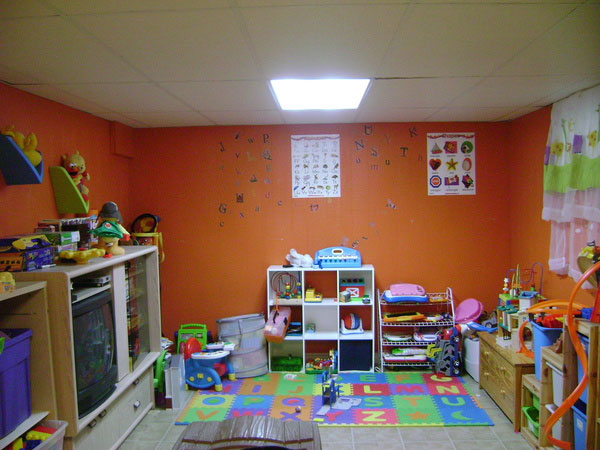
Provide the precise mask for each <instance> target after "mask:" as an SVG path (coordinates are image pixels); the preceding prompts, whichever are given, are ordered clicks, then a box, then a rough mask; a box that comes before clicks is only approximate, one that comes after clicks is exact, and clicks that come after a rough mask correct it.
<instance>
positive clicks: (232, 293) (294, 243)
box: [132, 123, 510, 336]
mask: <svg viewBox="0 0 600 450" xmlns="http://www.w3.org/2000/svg"><path fill="white" fill-rule="evenodd" d="M413 127H414V130H416V136H415V135H413V136H412V137H411V133H410V132H409V128H413ZM508 129H509V125H508V124H506V123H496V124H482V123H460V124H451V123H450V124H434V123H414V124H384V123H382V124H372V128H366V127H365V126H364V125H359V124H345V125H304V126H252V127H250V126H246V127H202V128H179V129H144V130H136V133H135V140H136V142H135V147H136V148H137V149H138V151H139V158H136V163H135V165H134V167H133V168H132V169H133V171H132V181H133V186H135V195H134V197H135V201H134V202H133V209H134V210H135V213H136V214H138V213H139V214H141V213H144V212H151V213H154V214H158V215H159V216H161V218H162V222H161V224H160V230H162V232H163V234H164V240H165V249H166V260H165V262H164V263H163V264H162V266H161V278H162V286H163V287H162V299H163V302H162V311H163V332H164V333H166V334H167V335H169V336H170V335H172V332H173V331H174V330H175V329H177V328H178V326H179V325H180V324H182V323H191V322H199V323H206V324H207V325H208V326H209V329H211V330H213V331H216V325H215V321H216V320H217V319H218V318H223V317H229V316H232V315H238V314H246V313H254V312H262V311H264V310H265V309H266V307H265V304H266V298H265V297H266V286H265V285H266V268H267V267H268V266H269V265H271V264H282V263H285V260H284V257H285V255H286V254H287V253H288V252H289V250H290V248H296V249H297V250H298V251H299V252H301V253H310V254H311V255H314V253H315V251H316V250H318V249H320V248H323V247H329V246H336V245H345V246H348V247H350V246H356V248H357V249H358V250H360V251H361V253H362V257H363V262H364V263H370V264H373V265H374V266H375V275H376V283H377V286H378V287H379V288H380V289H385V288H386V287H388V286H389V285H390V284H391V283H393V282H413V283H418V284H421V285H423V286H424V287H425V288H426V289H427V290H428V291H430V292H431V291H439V290H443V289H445V287H446V286H451V287H452V288H453V289H454V293H455V296H456V297H457V298H458V299H461V300H462V299H465V298H468V297H475V298H478V299H480V300H481V301H482V302H484V304H485V305H486V308H488V309H489V308H492V307H493V306H494V305H495V302H496V298H497V293H498V292H499V290H500V289H501V288H502V278H503V276H504V273H505V271H506V268H507V266H508V263H509V246H508V245H507V243H508V242H509V227H508V214H509V206H510V205H509V202H507V198H508V192H509V191H508V184H507V182H506V181H507V179H508V172H509V165H508V164H507V160H506V158H507V156H506V154H507V150H508V139H507V136H508ZM444 131H453V132H461V131H474V132H475V133H476V158H477V159H476V164H477V180H476V182H477V195H476V196H460V197H459V196H457V197H449V196H444V197H430V196H428V195H427V158H426V155H425V150H426V135H427V132H444ZM335 133H339V134H340V136H341V186H342V187H341V189H342V197H341V198H326V199H295V200H293V199H292V198H291V178H290V177H291V176H290V172H291V156H290V136H291V135H293V134H335ZM369 133H370V134H369ZM413 134H414V133H413ZM357 141H358V142H360V143H361V145H364V148H363V147H357V144H356V142H357ZM402 147H407V148H408V150H406V154H405V155H404V156H403V150H401V148H402ZM357 148H361V150H357ZM358 161H360V162H358ZM386 161H389V165H388V164H386ZM253 180H256V181H253ZM236 194H243V196H244V201H243V203H238V202H236ZM220 205H223V207H224V208H225V209H224V210H223V211H224V212H219V206H220Z"/></svg>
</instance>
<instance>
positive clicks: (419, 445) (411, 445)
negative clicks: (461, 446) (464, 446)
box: [404, 440, 458, 450]
mask: <svg viewBox="0 0 600 450" xmlns="http://www.w3.org/2000/svg"><path fill="white" fill-rule="evenodd" d="M404 448H405V450H427V449H435V450H456V449H457V448H458V447H455V446H454V444H453V443H452V441H450V440H448V441H447V442H446V441H424V442H405V443H404Z"/></svg>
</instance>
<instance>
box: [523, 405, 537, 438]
mask: <svg viewBox="0 0 600 450" xmlns="http://www.w3.org/2000/svg"><path fill="white" fill-rule="evenodd" d="M523 414H525V417H526V418H527V427H528V428H529V431H531V432H532V433H533V434H534V435H535V437H538V436H539V429H540V410H539V409H536V408H535V407H534V406H523Z"/></svg>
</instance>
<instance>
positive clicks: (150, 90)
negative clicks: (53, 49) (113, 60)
mask: <svg viewBox="0 0 600 450" xmlns="http://www.w3.org/2000/svg"><path fill="white" fill-rule="evenodd" d="M59 87H60V89H62V90H64V91H66V92H68V93H70V94H73V95H76V96H78V97H83V98H86V99H87V100H89V101H91V102H94V103H97V104H98V105H101V106H103V107H104V108H106V109H108V110H111V111H115V112H120V113H125V112H152V111H190V110H191V108H190V107H189V106H187V105H185V104H184V103H182V102H181V101H179V100H178V99H175V98H173V97H172V96H171V95H170V94H168V93H166V92H165V91H163V90H162V89H160V88H159V87H157V86H155V85H153V84H151V83H106V84H65V85H60V86H59Z"/></svg>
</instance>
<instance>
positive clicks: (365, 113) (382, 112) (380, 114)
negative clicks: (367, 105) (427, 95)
mask: <svg viewBox="0 0 600 450" xmlns="http://www.w3.org/2000/svg"><path fill="white" fill-rule="evenodd" d="M438 109H439V108H400V107H398V108H381V109H374V110H362V108H361V110H360V112H359V113H358V117H357V122H367V123H368V122H425V121H426V120H427V119H428V118H429V117H430V116H431V115H432V114H433V113H435V112H436V111H437V110H438Z"/></svg>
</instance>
